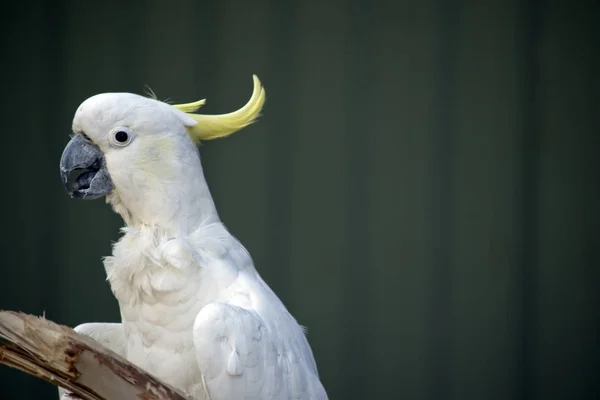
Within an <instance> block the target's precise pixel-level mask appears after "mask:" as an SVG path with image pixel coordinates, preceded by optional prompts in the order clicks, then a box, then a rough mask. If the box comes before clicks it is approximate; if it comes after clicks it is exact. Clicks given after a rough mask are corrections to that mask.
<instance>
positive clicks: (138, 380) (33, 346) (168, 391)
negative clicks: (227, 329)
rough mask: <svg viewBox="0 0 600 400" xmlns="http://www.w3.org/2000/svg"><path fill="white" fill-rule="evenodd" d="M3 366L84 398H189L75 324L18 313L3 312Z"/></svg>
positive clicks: (0, 350) (0, 316) (0, 359)
mask: <svg viewBox="0 0 600 400" xmlns="http://www.w3.org/2000/svg"><path fill="white" fill-rule="evenodd" d="M0 364H5V365H8V366H10V367H13V368H16V369H19V370H21V371H23V372H26V373H28V374H30V375H33V376H36V377H38V378H41V379H44V380H45V381H48V382H50V383H52V384H54V385H57V386H60V387H63V388H64V389H66V390H68V391H69V392H72V393H73V394H75V395H76V396H78V397H80V398H81V399H83V400H121V399H122V400H128V399H131V400H134V399H135V400H140V399H142V400H184V399H190V398H189V397H186V396H185V395H183V394H181V393H180V392H179V391H177V390H176V389H174V388H172V387H171V386H169V385H167V384H165V383H163V382H161V381H159V380H158V379H157V378H154V377H153V376H151V375H150V374H148V373H147V372H145V371H143V370H142V369H140V368H138V367H136V366H135V365H133V364H131V363H130V362H128V361H127V360H125V359H124V358H123V357H121V356H119V355H118V354H116V353H114V352H112V351H111V350H109V349H107V348H105V347H104V346H102V345H100V344H99V343H97V342H96V341H94V340H92V339H90V338H88V337H85V336H82V335H80V334H78V333H76V332H75V331H73V330H72V329H71V328H69V327H67V326H64V325H58V324H56V323H54V322H52V321H49V320H47V319H45V318H44V317H37V316H34V315H28V314H24V313H20V312H13V311H0ZM57 397H58V394H57Z"/></svg>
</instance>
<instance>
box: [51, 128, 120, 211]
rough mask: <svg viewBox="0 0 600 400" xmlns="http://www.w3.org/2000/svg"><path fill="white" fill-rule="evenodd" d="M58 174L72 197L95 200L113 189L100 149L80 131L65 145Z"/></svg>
mask: <svg viewBox="0 0 600 400" xmlns="http://www.w3.org/2000/svg"><path fill="white" fill-rule="evenodd" d="M60 176H61V178H62V181H63V184H64V185H65V188H66V189H67V193H69V196H71V197H74V198H80V199H86V200H92V199H97V198H100V197H102V196H105V195H107V194H109V193H110V192H111V191H112V189H113V185H112V181H111V180H110V175H109V174H108V170H107V169H106V162H105V160H104V155H103V154H102V151H101V150H100V148H98V146H96V145H95V144H94V143H92V142H91V141H90V140H88V139H86V138H85V137H84V136H83V135H81V134H77V135H75V136H73V138H72V139H71V141H70V142H69V143H68V144H67V147H65V150H64V151H63V154H62V157H61V158H60Z"/></svg>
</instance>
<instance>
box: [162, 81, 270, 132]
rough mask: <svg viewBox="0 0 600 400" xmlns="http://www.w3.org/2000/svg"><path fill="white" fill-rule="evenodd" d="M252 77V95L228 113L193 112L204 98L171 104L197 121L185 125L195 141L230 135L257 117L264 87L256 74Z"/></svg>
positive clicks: (262, 100) (204, 101)
mask: <svg viewBox="0 0 600 400" xmlns="http://www.w3.org/2000/svg"><path fill="white" fill-rule="evenodd" d="M252 78H253V80H254V90H253V91H252V97H250V100H248V103H246V105H245V106H244V107H242V108H240V109H239V110H237V111H234V112H231V113H229V114H220V115H203V114H195V113H194V112H195V111H196V110H198V109H199V108H200V107H202V106H203V105H204V104H205V103H206V100H204V99H203V100H198V101H195V102H193V103H186V104H173V107H175V108H177V109H178V110H180V111H183V112H184V113H186V114H187V115H188V116H190V117H191V118H193V119H194V120H195V121H196V122H197V123H196V125H194V126H188V127H187V131H188V134H189V135H190V137H191V138H192V140H193V141H194V142H195V143H197V142H199V141H201V140H211V139H216V138H220V137H225V136H228V135H231V134H232V133H234V132H237V131H239V130H240V129H242V128H243V127H245V126H248V125H250V124H251V123H253V122H254V121H255V120H256V119H257V118H258V116H259V115H260V111H261V110H262V107H263V105H264V104H265V89H264V88H263V87H262V85H261V83H260V80H259V79H258V77H257V76H256V75H252Z"/></svg>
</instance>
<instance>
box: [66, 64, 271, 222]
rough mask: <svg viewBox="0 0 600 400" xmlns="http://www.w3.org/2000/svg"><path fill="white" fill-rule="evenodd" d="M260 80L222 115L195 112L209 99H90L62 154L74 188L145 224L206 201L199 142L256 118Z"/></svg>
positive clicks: (78, 115)
mask: <svg viewBox="0 0 600 400" xmlns="http://www.w3.org/2000/svg"><path fill="white" fill-rule="evenodd" d="M253 79H254V90H253V93H252V96H251V98H250V100H249V101H248V103H247V104H246V105H245V106H243V107H242V108H240V109H239V110H237V111H234V112H232V113H229V114H221V115H203V114H198V113H196V111H197V110H198V109H199V108H200V107H201V106H202V105H204V103H205V101H204V100H200V101H196V102H193V103H187V104H176V105H170V104H167V103H165V102H162V101H159V100H156V99H153V98H148V97H144V96H139V95H136V94H132V93H102V94H98V95H95V96H92V97H90V98H88V99H87V100H85V101H84V102H83V103H82V104H81V105H80V106H79V108H78V109H77V111H76V112H75V116H74V118H73V133H74V135H73V136H72V137H71V140H70V141H69V143H68V144H67V145H66V147H65V149H64V151H63V154H62V157H61V160H60V172H61V177H62V180H63V183H64V185H65V187H66V190H67V192H68V194H69V195H70V196H71V197H73V198H79V199H86V200H91V199H98V198H101V197H104V196H106V197H107V199H108V200H109V201H110V202H112V203H113V206H114V207H115V209H117V211H118V212H119V213H120V214H121V215H123V216H125V215H124V214H127V216H128V217H129V218H137V219H139V220H143V221H142V222H144V223H152V221H148V220H152V218H153V215H156V214H161V213H162V214H165V213H166V214H167V215H163V217H164V218H172V217H173V214H174V213H176V212H177V210H180V209H182V207H183V208H185V207H184V206H185V205H186V204H188V205H190V206H191V205H193V204H190V203H194V202H198V201H202V197H206V195H207V194H208V189H207V188H206V183H205V181H204V176H203V174H202V167H201V164H200V156H199V152H198V148H197V144H198V143H199V142H201V141H204V140H212V139H216V138H221V137H225V136H228V135H230V134H232V133H234V132H236V131H238V130H240V129H242V128H243V127H245V126H247V125H249V124H251V123H253V122H254V121H255V120H256V118H257V117H258V116H259V114H260V111H261V109H262V107H263V104H264V101H265V91H264V89H263V87H262V85H261V83H260V81H259V79H258V78H257V77H256V76H253ZM204 192H206V193H205V194H203V193H204ZM208 197H209V199H205V201H208V202H210V203H211V204H212V199H210V195H208ZM196 205H198V204H196ZM199 206H201V205H199ZM188 211H189V210H188Z"/></svg>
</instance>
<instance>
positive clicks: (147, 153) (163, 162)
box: [134, 137, 174, 179]
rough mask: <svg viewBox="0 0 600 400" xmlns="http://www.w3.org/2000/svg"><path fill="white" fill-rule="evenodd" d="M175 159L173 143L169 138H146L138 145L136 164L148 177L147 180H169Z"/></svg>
mask: <svg viewBox="0 0 600 400" xmlns="http://www.w3.org/2000/svg"><path fill="white" fill-rule="evenodd" d="M173 157H174V150H173V143H172V142H171V140H169V139H168V138H165V137H162V138H156V139H149V138H144V139H143V140H140V143H139V145H138V150H137V156H136V157H135V160H134V164H135V165H136V168H138V169H139V170H140V171H143V172H144V173H145V174H146V175H148V177H147V179H154V178H156V179H169V178H170V177H171V168H170V164H171V162H172V161H173Z"/></svg>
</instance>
